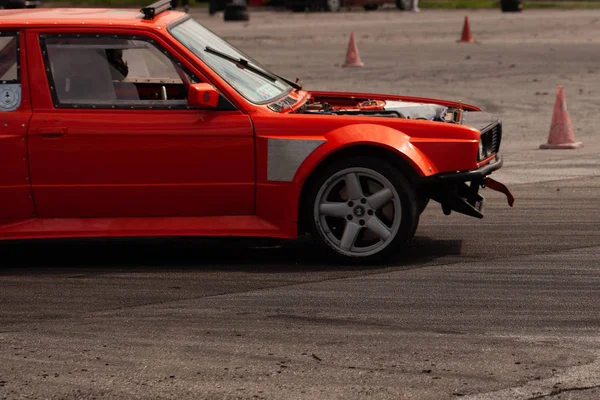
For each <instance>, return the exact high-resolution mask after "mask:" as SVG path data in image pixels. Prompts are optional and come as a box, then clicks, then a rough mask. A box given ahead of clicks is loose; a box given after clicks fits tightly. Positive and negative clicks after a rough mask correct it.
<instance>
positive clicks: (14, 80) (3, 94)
mask: <svg viewBox="0 0 600 400" xmlns="http://www.w3.org/2000/svg"><path fill="white" fill-rule="evenodd" d="M19 51H20V50H19V33H18V32H14V31H13V32H11V31H0V112H7V111H15V110H16V109H18V108H19V106H20V105H21V74H20V66H19Z"/></svg>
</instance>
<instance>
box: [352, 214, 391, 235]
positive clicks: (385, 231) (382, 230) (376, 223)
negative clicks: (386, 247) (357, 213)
mask: <svg viewBox="0 0 600 400" xmlns="http://www.w3.org/2000/svg"><path fill="white" fill-rule="evenodd" d="M366 226H367V228H368V229H369V230H370V231H372V232H373V233H374V234H376V235H377V236H379V238H380V239H381V240H383V241H385V240H387V239H388V238H389V237H390V235H391V232H390V230H389V228H388V227H387V226H385V224H384V223H383V222H381V221H380V220H379V218H376V217H373V218H371V219H369V220H368V221H367V225H366ZM344 234H345V232H344Z"/></svg>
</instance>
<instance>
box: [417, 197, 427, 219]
mask: <svg viewBox="0 0 600 400" xmlns="http://www.w3.org/2000/svg"><path fill="white" fill-rule="evenodd" d="M429 200H430V199H429V197H425V196H419V205H418V206H417V212H418V213H419V215H421V214H423V211H425V208H427V205H428V204H429Z"/></svg>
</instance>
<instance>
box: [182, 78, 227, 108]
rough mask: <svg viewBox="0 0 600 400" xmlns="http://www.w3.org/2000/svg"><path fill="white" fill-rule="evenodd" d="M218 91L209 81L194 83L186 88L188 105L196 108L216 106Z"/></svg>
mask: <svg viewBox="0 0 600 400" xmlns="http://www.w3.org/2000/svg"><path fill="white" fill-rule="evenodd" d="M219 96H220V94H219V92H217V89H215V88H214V87H213V86H212V85H211V84H210V83H195V84H193V85H190V87H189V89H188V105H190V106H191V107H197V108H217V106H218V104H219Z"/></svg>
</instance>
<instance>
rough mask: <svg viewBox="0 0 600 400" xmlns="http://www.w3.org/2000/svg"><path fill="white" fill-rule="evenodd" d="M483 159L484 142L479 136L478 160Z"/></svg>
mask: <svg viewBox="0 0 600 400" xmlns="http://www.w3.org/2000/svg"><path fill="white" fill-rule="evenodd" d="M483 159H484V155H483V143H482V142H481V138H479V154H478V155H477V161H481V160H483Z"/></svg>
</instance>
